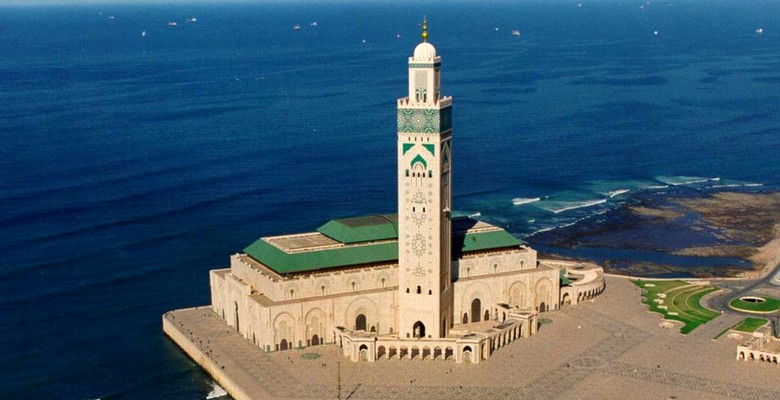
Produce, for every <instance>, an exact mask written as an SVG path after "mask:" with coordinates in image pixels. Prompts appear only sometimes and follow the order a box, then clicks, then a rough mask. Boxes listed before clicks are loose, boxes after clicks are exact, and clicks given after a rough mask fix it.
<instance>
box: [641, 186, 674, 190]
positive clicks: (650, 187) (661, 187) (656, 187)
mask: <svg viewBox="0 0 780 400" xmlns="http://www.w3.org/2000/svg"><path fill="white" fill-rule="evenodd" d="M668 187H669V185H652V186H648V187H646V188H645V189H651V190H652V189H666V188H668Z"/></svg>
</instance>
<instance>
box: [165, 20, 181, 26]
mask: <svg viewBox="0 0 780 400" xmlns="http://www.w3.org/2000/svg"><path fill="white" fill-rule="evenodd" d="M176 25H179V24H177V23H176V22H175V21H171V22H168V26H176Z"/></svg>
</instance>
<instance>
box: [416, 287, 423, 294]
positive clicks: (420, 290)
mask: <svg viewBox="0 0 780 400" xmlns="http://www.w3.org/2000/svg"><path fill="white" fill-rule="evenodd" d="M420 293H422V287H421V286H417V294H420Z"/></svg>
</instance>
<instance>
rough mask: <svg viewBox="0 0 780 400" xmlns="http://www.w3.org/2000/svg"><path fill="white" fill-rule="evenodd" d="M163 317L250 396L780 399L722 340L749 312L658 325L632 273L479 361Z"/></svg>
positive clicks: (774, 382) (192, 351) (767, 375)
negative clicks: (284, 347)
mask: <svg viewBox="0 0 780 400" xmlns="http://www.w3.org/2000/svg"><path fill="white" fill-rule="evenodd" d="M164 320H165V322H166V324H167V325H168V327H169V329H175V330H176V331H177V332H178V333H179V334H180V335H178V336H179V341H186V342H188V343H189V345H185V346H182V347H183V348H184V349H185V351H187V352H188V353H189V355H190V356H191V357H193V358H194V359H199V358H200V359H201V360H202V362H200V364H201V365H204V366H206V367H207V369H210V372H215V373H212V375H214V376H217V377H218V378H220V377H222V378H223V379H218V380H219V381H220V383H221V384H223V386H225V385H235V387H236V388H238V389H239V390H233V391H232V392H234V393H238V392H240V393H243V394H245V395H246V396H247V397H246V398H251V399H271V398H282V399H305V398H308V399H311V398H332V399H336V398H341V399H347V398H350V399H419V398H433V399H498V398H516V399H554V398H555V399H604V398H621V397H626V398H632V399H726V398H743V399H780V385H778V383H780V368H779V367H778V366H777V365H773V364H757V363H749V362H743V361H737V360H736V359H735V353H734V349H735V346H736V345H737V344H738V343H740V342H741V341H742V340H740V339H731V338H729V337H727V336H726V335H724V336H721V337H719V338H718V339H717V340H714V339H713V338H714V337H716V336H718V333H719V332H722V331H723V330H724V329H727V328H729V327H730V326H733V325H735V324H737V323H738V322H739V321H740V320H741V317H740V316H738V315H729V314H725V315H722V316H720V317H718V318H715V319H714V320H712V321H710V322H709V323H707V324H705V325H702V326H700V327H698V328H697V329H695V330H694V331H692V332H691V333H689V334H687V335H681V334H680V333H679V330H678V329H679V328H678V329H663V328H661V327H659V323H660V322H661V319H660V316H659V315H658V314H654V313H651V312H649V311H648V310H647V307H646V306H645V305H642V304H641V303H640V289H639V288H638V287H637V286H635V285H633V284H632V283H631V282H630V281H628V280H627V279H624V278H616V277H607V290H606V291H605V292H604V293H603V294H602V295H601V296H600V297H598V298H596V299H595V300H594V301H593V302H586V303H584V304H580V305H578V306H576V307H564V308H562V309H561V311H555V312H549V313H544V314H541V315H540V321H541V322H543V323H542V324H541V326H540V328H539V334H538V335H535V336H532V337H530V338H522V339H519V340H517V341H515V342H513V343H511V344H508V345H506V346H505V347H502V348H501V349H499V350H498V351H496V352H495V354H494V355H493V356H491V357H490V359H488V360H485V361H483V362H481V363H480V364H468V363H463V364H457V363H455V362H454V361H444V360H431V359H424V360H421V359H411V360H410V359H401V360H398V359H390V360H387V359H382V360H378V361H377V362H374V363H361V362H351V361H349V360H348V359H346V358H344V357H343V356H342V353H341V351H340V349H339V348H338V347H337V346H335V345H323V346H314V347H307V348H303V349H300V350H297V349H296V350H289V351H280V352H272V353H264V352H263V351H261V350H260V349H259V348H258V347H256V346H254V345H253V344H252V343H251V342H250V341H247V340H246V339H244V338H243V337H241V336H240V335H239V334H238V333H236V331H235V330H232V329H229V328H227V327H226V326H225V325H224V322H223V321H222V320H221V319H220V318H219V317H218V316H217V315H216V314H214V313H213V312H212V311H211V310H210V309H209V308H208V307H201V308H197V309H188V310H179V311H174V312H170V313H167V314H166V315H165V316H164ZM174 336H176V335H174ZM179 344H180V345H181V343H179ZM339 387H340V394H339Z"/></svg>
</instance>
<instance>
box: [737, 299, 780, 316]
mask: <svg viewBox="0 0 780 400" xmlns="http://www.w3.org/2000/svg"><path fill="white" fill-rule="evenodd" d="M753 297H761V298H762V299H764V300H766V301H763V302H760V303H753V302H750V301H744V300H740V299H734V300H731V303H729V305H730V306H731V308H734V309H737V310H745V311H752V312H757V313H769V312H772V311H777V310H778V309H780V299H776V298H774V297H767V296H753Z"/></svg>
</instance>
